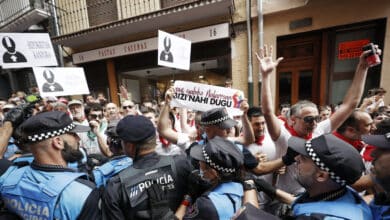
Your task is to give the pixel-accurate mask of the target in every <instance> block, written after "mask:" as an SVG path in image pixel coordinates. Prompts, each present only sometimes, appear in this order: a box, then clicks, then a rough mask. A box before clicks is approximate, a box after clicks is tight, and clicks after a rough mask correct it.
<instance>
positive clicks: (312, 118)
mask: <svg viewBox="0 0 390 220" xmlns="http://www.w3.org/2000/svg"><path fill="white" fill-rule="evenodd" d="M296 117H297V118H299V119H303V121H304V122H305V123H308V124H311V123H313V122H320V120H321V117H320V116H318V115H317V116H306V117H303V118H302V117H298V116H296Z"/></svg>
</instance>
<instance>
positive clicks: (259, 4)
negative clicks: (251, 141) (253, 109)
mask: <svg viewBox="0 0 390 220" xmlns="http://www.w3.org/2000/svg"><path fill="white" fill-rule="evenodd" d="M257 20H258V24H257V25H258V29H259V33H258V34H259V36H258V37H259V48H260V47H262V46H263V45H264V39H263V35H264V26H263V0H257ZM258 86H259V103H261V100H260V99H261V73H260V70H259V84H258Z"/></svg>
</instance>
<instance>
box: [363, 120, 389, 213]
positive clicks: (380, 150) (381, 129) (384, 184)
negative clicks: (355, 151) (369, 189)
mask: <svg viewBox="0 0 390 220" xmlns="http://www.w3.org/2000/svg"><path fill="white" fill-rule="evenodd" d="M363 140H364V142H365V143H367V144H370V145H373V146H375V147H376V149H375V150H374V151H373V152H372V154H371V155H372V157H373V158H374V160H373V161H372V165H373V166H372V168H371V170H372V173H371V175H372V177H373V178H372V179H374V180H375V183H377V185H379V187H377V188H376V193H375V197H374V200H373V201H372V202H371V203H370V208H371V211H372V215H373V217H374V219H375V220H376V219H378V220H379V219H390V170H389V167H390V118H388V119H385V120H383V121H381V122H380V123H378V124H377V130H375V135H366V136H363Z"/></svg>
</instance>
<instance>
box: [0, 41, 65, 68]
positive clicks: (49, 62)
mask: <svg viewBox="0 0 390 220" xmlns="http://www.w3.org/2000/svg"><path fill="white" fill-rule="evenodd" d="M0 39H1V43H2V44H1V46H0V55H1V59H0V60H1V61H0V64H1V66H2V67H3V69H9V68H25V67H35V66H57V65H58V64H57V59H56V55H55V53H54V50H53V45H52V44H51V40H50V37H49V34H47V33H0Z"/></svg>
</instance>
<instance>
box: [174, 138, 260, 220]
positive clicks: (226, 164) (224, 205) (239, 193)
mask: <svg viewBox="0 0 390 220" xmlns="http://www.w3.org/2000/svg"><path fill="white" fill-rule="evenodd" d="M190 155H191V157H193V158H194V159H196V160H198V161H199V166H200V170H201V176H202V178H203V179H205V180H206V181H208V182H210V184H211V185H212V188H211V189H210V190H209V191H207V192H205V193H203V194H202V195H201V196H200V197H198V198H197V199H196V201H194V203H193V205H191V207H189V208H188V209H186V207H187V206H189V205H190V203H191V198H188V196H186V197H185V199H184V201H183V202H182V205H181V206H180V208H179V210H178V211H177V212H176V216H177V217H178V218H179V219H181V218H183V219H231V217H233V215H234V213H235V212H236V211H238V209H239V208H240V207H241V200H242V197H243V195H244V190H243V186H242V184H241V182H239V180H240V176H241V175H240V174H241V166H242V165H243V163H244V157H243V155H242V153H241V152H240V150H239V149H238V148H237V147H236V146H235V145H234V144H233V143H232V142H231V141H229V140H227V139H225V138H222V137H219V136H216V137H214V138H213V139H210V140H209V141H208V143H207V144H206V145H203V146H202V147H193V148H192V149H191V152H190ZM248 187H249V188H250V187H251V186H248ZM252 187H253V188H252V189H255V186H254V184H252ZM183 215H184V217H183Z"/></svg>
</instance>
